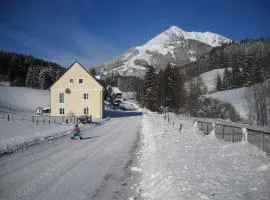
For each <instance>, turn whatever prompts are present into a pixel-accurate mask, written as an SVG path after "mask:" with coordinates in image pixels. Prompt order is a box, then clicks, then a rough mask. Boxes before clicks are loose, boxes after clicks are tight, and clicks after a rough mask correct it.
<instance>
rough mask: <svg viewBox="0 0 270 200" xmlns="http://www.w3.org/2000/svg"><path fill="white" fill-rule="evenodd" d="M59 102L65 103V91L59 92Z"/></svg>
mask: <svg viewBox="0 0 270 200" xmlns="http://www.w3.org/2000/svg"><path fill="white" fill-rule="evenodd" d="M59 103H64V93H59Z"/></svg>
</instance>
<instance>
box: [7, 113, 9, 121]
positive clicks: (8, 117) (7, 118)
mask: <svg viewBox="0 0 270 200" xmlns="http://www.w3.org/2000/svg"><path fill="white" fill-rule="evenodd" d="M7 119H8V121H9V113H8V116H7Z"/></svg>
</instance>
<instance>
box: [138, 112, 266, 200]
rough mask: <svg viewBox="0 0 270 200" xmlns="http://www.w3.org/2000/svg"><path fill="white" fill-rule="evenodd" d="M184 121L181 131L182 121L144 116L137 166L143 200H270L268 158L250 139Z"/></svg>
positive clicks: (151, 114) (139, 188) (156, 115)
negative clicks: (227, 137)
mask: <svg viewBox="0 0 270 200" xmlns="http://www.w3.org/2000/svg"><path fill="white" fill-rule="evenodd" d="M173 120H175V124H174V127H173V125H172V124H173ZM181 123H182V124H183V128H182V133H179V127H180V123H179V120H178V123H176V119H170V122H168V121H165V120H164V118H163V116H161V115H158V114H153V113H148V114H145V115H144V116H143V120H142V148H141V150H140V152H139V153H138V159H139V166H138V168H136V169H141V181H140V184H139V186H137V188H136V191H140V190H141V191H142V192H141V196H142V198H143V199H147V200H151V199H153V200H154V199H155V200H158V199H160V200H164V199H170V200H174V199H223V200H224V199H265V200H266V199H270V190H269V181H270V159H269V157H267V156H266V155H265V154H264V153H263V152H261V151H260V150H259V149H258V148H257V147H255V146H253V145H250V144H246V143H242V142H239V143H229V142H224V141H221V140H218V139H216V138H215V137H212V135H213V134H212V135H209V136H205V135H202V134H201V133H200V131H199V130H198V129H197V127H196V126H195V127H193V122H192V121H191V120H182V121H181ZM137 171H140V170H137Z"/></svg>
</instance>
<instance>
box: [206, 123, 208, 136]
mask: <svg viewBox="0 0 270 200" xmlns="http://www.w3.org/2000/svg"><path fill="white" fill-rule="evenodd" d="M206 134H208V123H206Z"/></svg>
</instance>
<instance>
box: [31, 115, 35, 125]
mask: <svg viewBox="0 0 270 200" xmlns="http://www.w3.org/2000/svg"><path fill="white" fill-rule="evenodd" d="M32 122H33V124H34V123H35V116H33V117H32Z"/></svg>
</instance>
